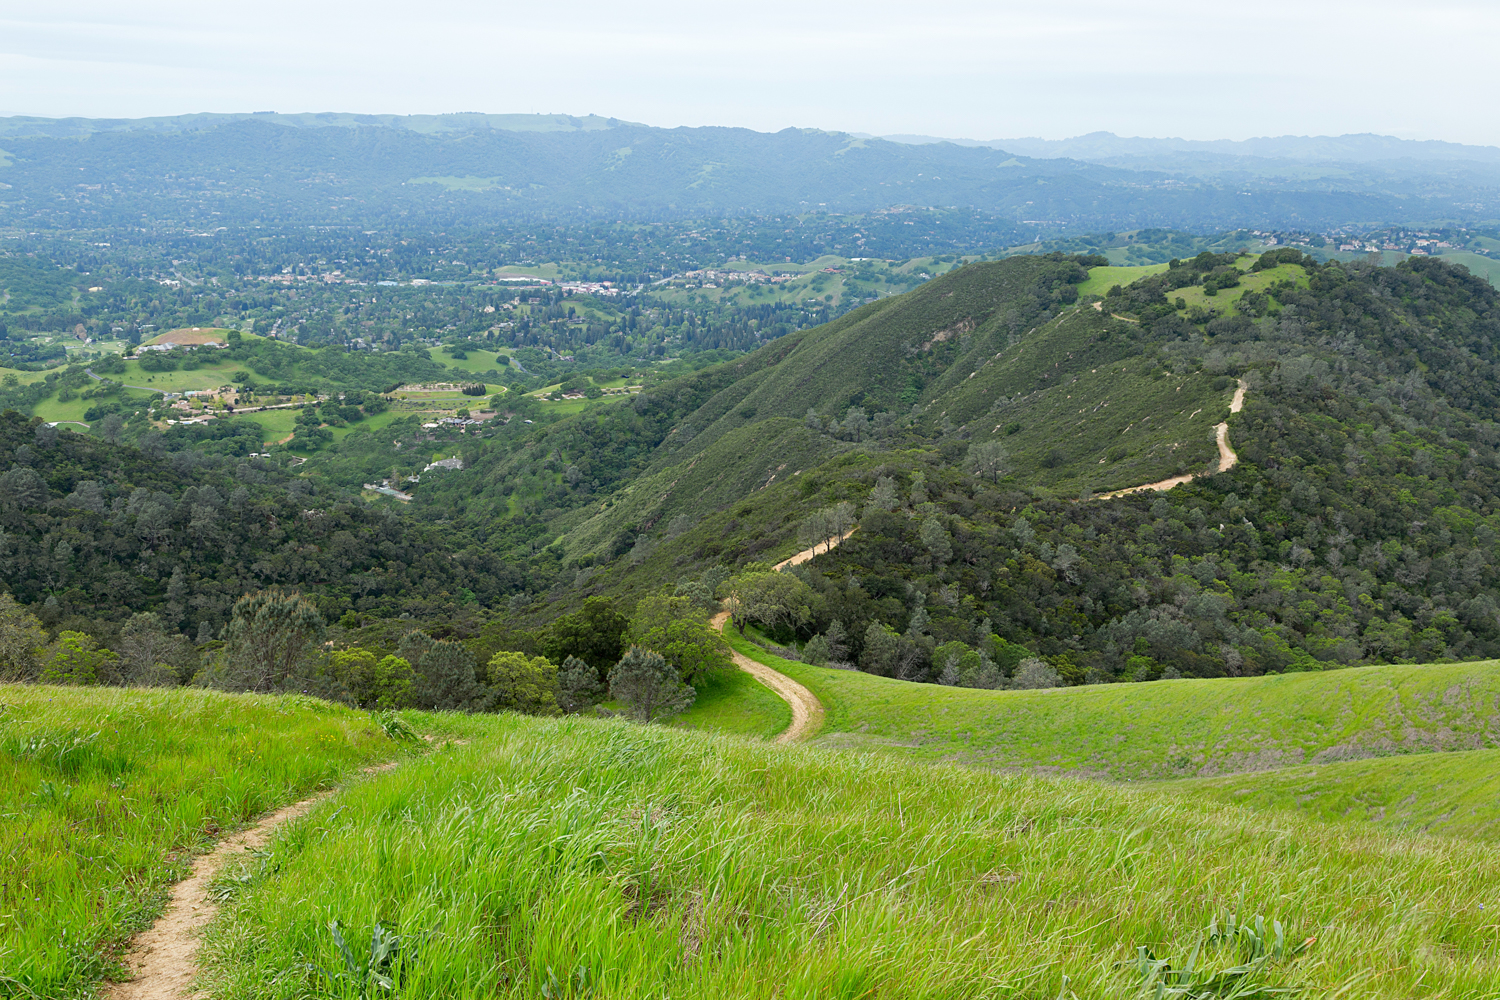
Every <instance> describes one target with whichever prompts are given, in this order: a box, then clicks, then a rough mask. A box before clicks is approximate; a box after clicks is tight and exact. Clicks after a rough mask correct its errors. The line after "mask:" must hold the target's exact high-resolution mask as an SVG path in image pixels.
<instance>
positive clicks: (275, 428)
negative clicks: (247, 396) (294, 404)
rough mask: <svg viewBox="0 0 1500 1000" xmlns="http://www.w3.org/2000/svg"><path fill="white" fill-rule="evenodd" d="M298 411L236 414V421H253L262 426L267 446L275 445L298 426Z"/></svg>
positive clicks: (265, 411)
mask: <svg viewBox="0 0 1500 1000" xmlns="http://www.w3.org/2000/svg"><path fill="white" fill-rule="evenodd" d="M297 413H298V411H297V410H294V409H287V410H264V411H262V412H260V413H241V414H236V415H235V419H236V420H251V421H254V422H255V423H257V424H260V429H261V433H262V434H263V435H264V438H263V441H264V443H265V444H275V443H276V442H277V441H280V440H281V439H282V438H284V437H286V436H287V435H288V434H290V433H292V430H293V428H295V427H296V425H297Z"/></svg>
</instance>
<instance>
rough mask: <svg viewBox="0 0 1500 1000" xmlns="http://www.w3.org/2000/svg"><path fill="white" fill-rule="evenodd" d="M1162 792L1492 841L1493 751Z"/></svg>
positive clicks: (1497, 835) (1496, 758)
mask: <svg viewBox="0 0 1500 1000" xmlns="http://www.w3.org/2000/svg"><path fill="white" fill-rule="evenodd" d="M1159 787H1160V788H1162V790H1164V791H1169V792H1172V793H1174V794H1178V795H1185V796H1191V797H1194V798H1199V799H1215V800H1217V801H1220V802H1235V803H1239V804H1240V805H1244V806H1250V807H1253V808H1257V809H1287V810H1294V811H1297V812H1301V813H1304V814H1306V815H1308V816H1313V817H1315V818H1317V819H1322V820H1328V821H1334V822H1356V823H1368V824H1373V825H1377V826H1383V827H1386V828H1388V829H1397V830H1422V831H1426V832H1432V833H1442V834H1445V835H1448V836H1454V837H1463V838H1465V839H1467V840H1482V841H1488V842H1490V843H1494V842H1495V841H1500V750H1465V751H1459V752H1455V753H1423V754H1403V755H1400V756H1396V757H1380V758H1376V759H1373V760H1347V761H1339V762H1337V763H1333V764H1322V765H1316V766H1310V767H1289V768H1287V769H1285V770H1282V771H1269V772H1261V773H1258V774H1238V775H1229V776H1227V777H1222V778H1188V779H1186V780H1182V781H1170V782H1162V783H1161V785H1160V786H1159Z"/></svg>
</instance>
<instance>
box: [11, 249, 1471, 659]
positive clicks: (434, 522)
mask: <svg viewBox="0 0 1500 1000" xmlns="http://www.w3.org/2000/svg"><path fill="white" fill-rule="evenodd" d="M1136 275H1137V277H1136V280H1134V281H1129V278H1128V276H1122V275H1121V274H1120V272H1118V271H1114V270H1110V271H1106V270H1103V264H1102V262H1101V261H1100V259H1098V258H1088V257H1065V256H1062V255H1044V256H1029V257H1025V256H1023V257H1014V258H1009V259H1006V260H1003V261H998V262H988V263H974V264H969V265H966V266H964V267H960V268H957V269H955V270H953V271H951V272H949V273H947V274H944V275H942V276H941V277H939V278H937V279H934V280H933V281H931V282H929V283H927V284H925V285H923V286H921V287H920V288H918V289H916V290H915V291H913V292H911V293H908V294H906V295H903V296H898V297H891V298H889V299H885V300H881V301H879V302H875V303H871V304H869V305H867V306H864V307H862V308H861V309H859V310H856V311H854V312H851V313H849V314H847V315H845V316H843V317H841V318H840V319H839V320H837V321H835V322H833V323H829V324H827V325H824V326H820V327H816V328H813V329H809V330H804V331H800V332H797V333H794V334H790V335H787V336H785V337H781V338H779V339H777V340H775V341H773V342H771V343H769V344H767V345H766V346H765V347H764V348H762V349H760V350H759V351H756V352H755V353H753V354H750V355H747V356H745V357H742V358H739V359H736V360H734V361H731V362H727V363H723V364H718V365H714V366H711V367H708V368H705V369H703V370H701V371H698V372H696V373H693V374H689V375H685V376H683V377H680V378H677V379H675V380H671V381H668V382H665V383H663V384H660V385H656V386H652V387H650V388H648V389H646V391H644V392H641V393H639V394H638V395H635V396H632V397H630V398H629V399H627V400H621V401H619V402H610V401H607V400H601V401H599V402H598V403H597V405H593V406H591V407H589V408H588V409H586V410H584V411H582V412H578V413H574V414H571V415H559V414H557V413H551V414H549V415H547V416H542V415H540V414H538V418H537V422H536V423H535V424H533V423H530V422H528V421H530V420H531V417H530V416H526V415H523V414H521V413H519V412H512V413H510V416H509V422H508V423H506V424H505V425H504V426H503V427H500V428H497V429H496V431H495V432H494V433H493V434H489V435H487V436H485V437H483V438H480V439H475V440H472V442H471V443H468V444H466V445H464V446H463V447H462V449H461V454H462V458H463V461H464V465H465V467H464V468H463V469H461V470H452V469H432V470H430V471H428V472H424V473H423V475H422V480H423V481H422V482H421V484H420V487H419V488H418V489H417V491H416V500H415V501H414V502H413V503H411V504H410V505H409V506H398V505H397V504H396V503H394V502H393V501H387V500H379V499H372V498H370V497H368V496H367V497H361V496H360V495H359V494H358V492H357V490H358V486H359V483H360V482H363V481H368V480H365V479H363V478H362V476H363V475H365V474H368V473H361V474H360V475H356V477H355V478H354V479H353V480H350V481H349V482H345V481H344V480H343V479H340V478H338V476H336V475H335V474H334V473H335V471H336V468H335V467H336V464H337V463H327V464H324V465H322V466H318V467H316V468H315V467H314V464H313V463H310V464H309V465H308V466H307V467H304V468H303V469H300V470H289V469H281V470H276V469H270V468H264V469H263V468H260V467H259V466H257V465H256V463H255V462H254V461H253V460H242V459H241V458H239V457H238V456H242V455H245V454H246V453H247V452H248V451H251V450H254V444H255V441H254V440H252V439H251V438H246V439H245V440H244V441H240V440H239V439H238V438H236V437H235V435H236V433H237V432H236V431H235V430H234V424H226V425H225V427H224V429H216V430H209V429H205V428H182V427H178V428H174V429H173V430H172V431H170V432H169V433H168V434H167V435H166V436H165V437H162V438H157V437H152V436H148V437H142V438H141V439H140V441H139V442H138V444H137V445H131V444H128V443H123V442H121V443H116V444H110V443H108V442H105V441H99V440H93V441H90V442H88V443H82V441H81V439H80V441H78V442H75V441H73V440H72V437H73V436H72V435H69V434H67V433H66V432H61V433H60V434H57V433H56V432H54V431H53V429H51V428H47V427H45V426H44V425H40V424H39V423H37V422H36V421H30V422H28V421H25V420H23V419H21V418H19V417H7V418H6V419H7V420H8V421H10V423H8V424H6V427H7V428H8V429H7V430H5V432H4V434H3V436H0V466H3V467H4V468H5V469H7V470H8V471H5V472H3V473H0V475H3V477H4V478H3V480H0V517H3V518H4V519H5V520H4V531H5V534H4V535H3V536H0V559H4V560H6V563H5V566H6V568H7V576H6V581H7V586H8V587H9V589H11V590H13V591H14V592H15V593H16V595H17V597H18V599H20V600H22V601H23V603H26V604H30V605H33V606H34V608H35V609H36V610H37V612H38V614H39V615H41V616H42V617H43V618H44V620H45V621H47V622H48V623H49V626H50V624H51V619H50V618H48V616H51V618H60V617H62V616H71V617H70V621H72V622H73V623H74V625H73V626H72V627H75V628H81V627H83V625H85V624H86V622H83V621H82V619H93V620H95V621H98V622H100V623H102V624H101V625H100V626H99V627H101V628H105V627H107V626H108V623H109V622H119V621H122V620H123V619H124V618H126V617H128V616H129V614H130V613H134V612H137V611H147V610H163V609H168V610H170V611H171V612H172V620H173V621H176V622H177V623H178V627H180V628H183V629H185V630H187V631H188V632H189V633H190V634H196V635H203V636H204V637H205V638H206V637H208V636H211V635H214V634H216V633H217V631H218V630H219V629H220V628H221V627H222V626H223V625H224V624H225V622H226V621H227V616H228V608H229V605H230V604H231V603H232V601H233V599H234V598H235V597H237V596H239V595H240V594H242V593H245V592H247V591H249V590H255V589H259V588H261V587H265V586H268V585H272V584H283V585H289V586H294V587H296V588H298V589H301V590H303V591H304V592H306V593H309V594H311V595H312V596H314V597H316V599H317V601H318V606H319V608H320V610H321V611H322V613H323V615H324V617H325V618H327V619H328V620H330V621H333V620H340V619H346V618H347V619H348V620H349V621H350V622H352V623H355V624H358V623H361V622H368V621H372V620H380V619H399V618H400V616H401V615H403V614H408V615H411V616H412V619H414V620H413V621H412V622H411V623H410V624H411V625H414V626H420V627H427V628H429V631H431V630H432V629H442V630H445V631H444V633H443V634H445V635H453V636H454V637H456V638H472V637H473V636H475V635H477V634H478V633H479V631H480V630H482V629H483V628H485V627H486V626H487V625H488V624H490V623H492V622H495V621H496V620H497V619H500V620H501V622H500V624H501V625H503V626H504V628H506V629H515V628H523V629H532V628H535V627H537V626H540V625H543V624H545V623H546V622H548V621H550V620H552V619H555V618H556V617H557V616H558V615H559V614H561V613H563V612H566V611H568V610H570V609H572V608H574V607H576V606H578V605H579V604H580V603H581V602H582V601H583V600H584V599H585V598H588V597H590V596H604V597H608V598H612V599H615V600H617V602H619V603H620V605H621V607H622V609H624V610H626V611H628V610H629V605H630V604H631V603H633V602H634V601H635V600H636V599H637V598H638V597H639V596H641V595H643V594H645V593H648V592H654V591H656V590H658V589H660V588H662V587H663V586H665V587H668V588H677V587H679V586H682V585H685V584H688V583H691V582H693V581H699V582H700V583H703V584H704V586H706V587H707V588H708V589H712V588H713V587H714V586H716V585H718V584H719V583H721V582H722V581H723V580H724V579H725V577H726V576H735V575H737V574H740V573H742V572H744V571H746V570H753V569H754V567H755V564H757V563H759V562H767V563H770V562H775V561H777V560H779V559H781V558H784V557H785V556H787V555H790V554H791V553H793V552H795V551H797V550H798V549H801V548H803V547H805V546H806V545H808V544H810V543H811V542H812V541H813V540H815V539H816V538H818V537H822V535H823V533H824V529H825V528H826V527H827V526H828V525H829V524H831V523H834V522H838V523H845V522H847V523H848V524H851V525H857V530H856V531H855V533H854V534H853V536H852V537H850V538H849V539H848V540H847V541H846V542H844V544H843V545H841V546H840V547H838V548H837V549H836V550H835V551H833V552H832V553H831V554H828V555H824V556H821V557H820V558H819V559H818V560H816V561H814V562H813V563H810V564H808V565H805V566H801V567H798V568H796V569H795V570H794V572H795V574H796V575H797V577H798V580H799V583H798V585H797V586H798V587H799V588H801V589H799V590H798V591H797V593H796V594H795V595H794V596H795V597H796V600H795V601H794V602H793V604H792V611H793V612H795V613H794V614H792V615H791V616H790V617H784V618H782V619H780V620H778V621H776V622H772V621H770V620H766V619H762V620H761V624H763V625H766V626H767V627H772V626H773V625H774V628H773V631H775V632H776V637H777V639H778V641H779V642H781V643H782V644H783V645H786V646H788V647H796V648H798V649H800V648H801V646H802V645H803V644H804V643H805V642H806V641H808V640H810V639H811V638H813V637H814V636H819V635H821V636H823V637H824V639H823V641H821V642H820V643H819V644H818V649H819V650H820V652H818V653H817V654H816V655H818V656H826V657H828V658H830V659H831V660H832V661H834V662H839V663H846V664H851V665H855V666H858V667H860V668H862V669H865V670H867V671H870V672H875V673H881V674H885V675H889V676H897V677H903V678H907V679H913V680H926V681H945V682H952V683H958V684H964V685H982V686H989V687H994V686H1000V685H1002V684H1006V685H1009V684H1013V683H1015V682H1016V671H1017V670H1018V669H1019V668H1020V665H1021V664H1022V662H1023V661H1027V660H1033V659H1039V660H1041V661H1042V662H1043V664H1044V665H1045V667H1046V670H1047V671H1049V673H1044V674H1041V675H1038V676H1041V677H1043V678H1049V677H1050V678H1054V679H1055V680H1056V681H1058V682H1061V683H1073V684H1076V683H1082V682H1106V681H1114V680H1154V679H1157V678H1161V677H1167V678H1171V677H1174V676H1183V677H1194V676H1196V677H1214V676H1235V675H1259V674H1263V673H1267V672H1282V671H1287V670H1317V669H1326V668H1329V667H1336V666H1344V665H1353V664H1360V663H1390V662H1400V661H1418V662H1428V661H1437V660H1445V659H1480V658H1485V657H1492V656H1496V655H1500V591H1497V583H1500V577H1497V573H1496V567H1495V540H1496V537H1497V532H1500V520H1497V519H1496V502H1497V499H1500V469H1497V464H1500V452H1497V445H1500V424H1497V423H1496V412H1495V411H1496V406H1497V400H1500V380H1497V377H1496V372H1495V367H1494V356H1495V350H1496V349H1495V346H1494V345H1495V344H1496V343H1497V340H1500V304H1497V298H1496V292H1495V290H1494V289H1493V288H1492V287H1490V286H1489V285H1488V284H1487V283H1485V282H1483V281H1480V280H1478V279H1476V278H1474V277H1473V276H1472V275H1469V274H1468V273H1467V272H1465V271H1464V270H1462V269H1457V268H1453V267H1450V266H1448V265H1446V264H1444V263H1442V262H1441V261H1440V260H1431V259H1420V258H1413V259H1411V260H1409V261H1406V262H1404V263H1402V264H1401V265H1399V266H1397V267H1392V268H1383V267H1372V266H1369V265H1367V264H1357V265H1353V264H1340V263H1337V262H1330V263H1326V264H1318V263H1316V262H1314V261H1312V260H1311V259H1309V258H1307V257H1305V256H1304V255H1302V254H1301V253H1300V252H1299V251H1296V250H1281V251H1273V252H1271V253H1268V254H1265V255H1262V256H1259V257H1256V256H1253V255H1248V254H1240V255H1231V254H1213V253H1205V254H1200V255H1199V256H1198V257H1195V258H1192V259H1190V260H1186V261H1179V262H1178V263H1177V265H1176V266H1168V267H1166V268H1164V269H1159V270H1158V271H1154V272H1150V271H1141V272H1136ZM1117 278H1118V283H1111V284H1106V282H1116V279H1117ZM1095 279H1099V280H1095ZM1126 282H1128V283H1126ZM1096 293H1097V294H1096ZM1240 390H1243V393H1244V394H1243V396H1242V397H1241V398H1242V401H1243V409H1241V410H1239V411H1238V412H1234V413H1231V405H1232V403H1233V402H1234V401H1235V399H1236V397H1237V395H1238V394H1239V392H1240ZM1218 425H1224V427H1225V434H1224V441H1223V445H1224V448H1225V449H1227V450H1228V451H1229V454H1228V455H1227V456H1226V455H1225V454H1224V453H1221V451H1220V449H1219V446H1218V444H1216V440H1215V427H1216V426H1218ZM225 435H228V437H227V438H226V437H224V436H225ZM230 438H233V440H230ZM359 440H360V442H362V444H361V447H362V448H364V449H365V451H364V452H361V455H362V456H364V457H363V458H361V459H360V461H361V462H365V460H366V459H368V463H367V464H369V463H374V464H372V465H371V466H370V467H371V468H376V467H379V466H381V465H383V466H384V467H385V468H387V469H389V468H390V467H391V466H392V465H397V466H400V467H402V468H410V467H411V464H412V462H413V455H414V454H415V455H417V456H419V457H420V456H422V455H423V454H424V452H425V444H424V438H423V435H422V431H421V429H420V428H411V427H406V426H404V425H403V427H402V428H401V429H400V430H399V431H398V430H397V429H395V428H394V427H392V428H385V429H384V430H382V431H380V432H379V433H372V434H369V435H362V436H361V437H360V438H359ZM54 441H57V442H62V443H61V444H56V445H55V444H54V443H53V442H54ZM54 447H56V448H59V449H61V450H59V451H58V452H57V453H56V455H54V453H53V452H52V451H50V450H49V449H52V448H54ZM340 447H344V446H343V445H340ZM366 452H368V454H366ZM75 453H76V454H75ZM425 453H426V454H430V452H425ZM57 456H64V458H58V457H57ZM1230 458H1233V459H1237V464H1234V465H1233V467H1232V468H1227V467H1228V466H1229V465H1230V462H1229V459H1230ZM423 460H424V461H425V459H423ZM351 461H352V460H351ZM1221 467H1226V468H1227V470H1226V471H1223V472H1219V471H1218V470H1219V469H1220V468H1221ZM361 468H363V466H361ZM356 472H358V470H356ZM257 477H263V478H264V479H265V483H264V484H262V483H260V482H259V481H258V480H257ZM1186 477H1196V478H1191V479H1190V480H1189V481H1185V482H1182V484H1181V485H1178V486H1176V488H1174V489H1172V490H1170V491H1169V492H1164V493H1149V494H1144V495H1138V496H1125V497H1117V498H1106V496H1105V495H1106V494H1109V493H1112V492H1114V491H1119V490H1123V489H1127V488H1130V487H1134V486H1140V485H1143V484H1149V483H1160V482H1161V481H1163V480H1170V479H1178V480H1183V479H1185V478H1186ZM39 483H40V486H39ZM88 483H92V484H93V485H92V486H87V485H85V484H88ZM205 485H208V486H210V487H211V491H210V492H208V493H206V494H205V493H203V492H202V489H203V487H204V486H205ZM262 485H264V486H265V487H267V488H266V489H265V490H263V491H261V492H260V493H258V492H257V488H258V487H259V486H262ZM241 487H243V488H244V490H245V491H246V494H247V495H248V496H247V497H245V498H242V499H249V500H251V501H253V502H254V503H253V504H252V506H254V504H261V503H262V502H263V503H264V504H265V505H266V506H265V507H264V509H263V510H260V509H257V510H255V511H252V512H251V513H250V514H248V515H247V514H246V512H245V508H244V504H243V503H241V502H240V501H236V500H235V499H234V498H235V496H236V494H238V493H239V491H240V489H241ZM142 490H145V491H147V492H146V493H142V492H141V491H142ZM158 493H159V494H161V495H160V496H157V495H156V494H158ZM262 494H263V496H262ZM205 497H206V499H204V498H205ZM148 498H149V499H150V500H151V503H150V504H149V505H146V506H143V505H144V504H145V503H146V500H147V499H148ZM169 501H170V502H169ZM372 505H373V506H372ZM843 505H847V506H843ZM199 508H202V510H201V512H200V510H199ZM143 510H144V511H146V513H147V515H148V516H146V517H145V518H144V519H142V518H141V516H140V515H141V512H142V511H143ZM200 513H201V516H200ZM189 553H193V555H191V557H190V555H189ZM174 580H176V581H177V582H176V583H174V582H173V581H174ZM120 595H123V598H121V597H120ZM49 601H50V602H52V603H51V604H50V605H49V604H48V603H47V602H49ZM47 607H51V608H52V609H53V610H44V608H47ZM351 615H352V617H349V616H351ZM84 630H85V631H87V629H86V628H85V629H84ZM105 638H106V639H107V638H108V637H105ZM106 644H107V643H106ZM521 645H522V646H524V645H525V643H524V642H522V643H521ZM810 655H811V654H810Z"/></svg>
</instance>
